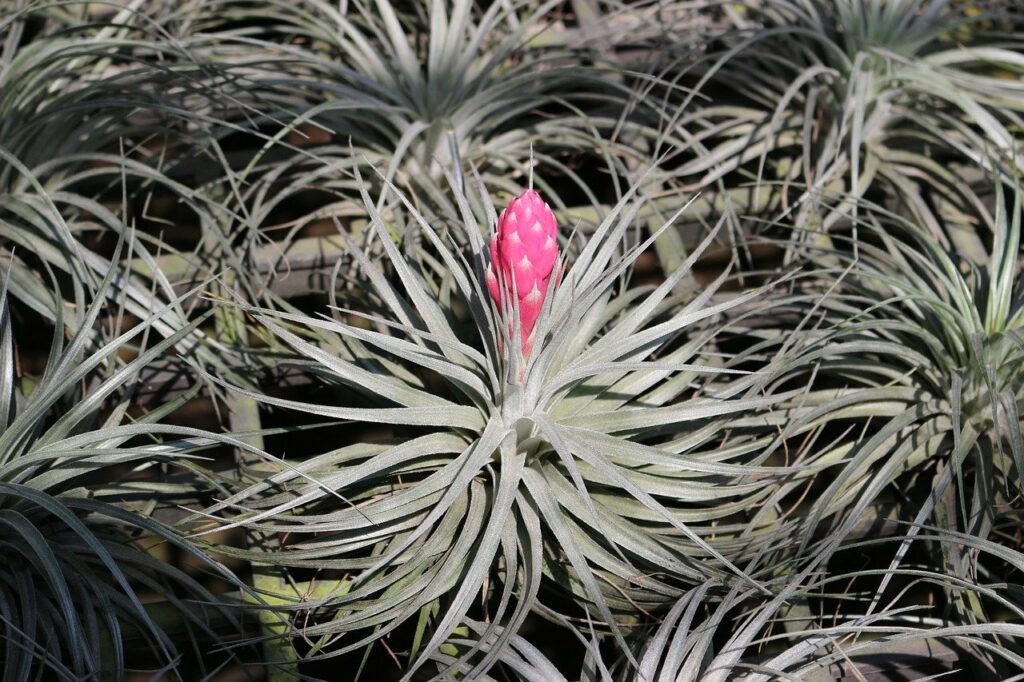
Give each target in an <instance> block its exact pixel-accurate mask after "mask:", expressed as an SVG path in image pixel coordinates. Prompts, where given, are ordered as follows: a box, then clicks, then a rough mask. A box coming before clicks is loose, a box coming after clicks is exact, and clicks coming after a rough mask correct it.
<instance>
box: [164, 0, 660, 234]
mask: <svg viewBox="0 0 1024 682" xmlns="http://www.w3.org/2000/svg"><path fill="white" fill-rule="evenodd" d="M558 4H559V3H558V2H557V1H556V0H548V2H544V3H528V2H523V1H521V0H515V1H514V2H508V3H505V2H501V3H491V4H489V5H487V6H482V5H480V4H479V3H474V2H472V1H471V0H430V1H429V2H420V3H412V4H411V5H407V6H400V5H395V4H393V3H391V2H388V1H386V0H356V1H354V2H351V3H346V4H344V5H342V6H338V5H337V3H333V4H332V3H328V2H323V1H322V0H300V1H298V2H291V1H288V2H283V1H280V0H273V1H271V2H264V3H261V4H260V5H258V6H255V5H252V3H248V2H240V1H239V0H216V1H215V2H208V3H202V4H201V5H200V6H198V7H197V6H194V5H190V6H189V7H187V8H183V9H182V10H180V11H178V12H171V13H169V15H168V16H167V17H166V20H167V21H168V22H169V23H170V24H171V25H175V26H178V25H180V27H181V29H180V30H181V31H182V32H183V33H185V34H193V33H194V34H195V35H196V36H197V41H198V40H199V36H201V37H202V41H203V44H202V45H198V46H197V47H196V51H197V53H198V54H201V55H203V56H204V59H208V60H209V61H211V62H213V63H223V62H225V61H230V60H232V59H233V58H234V55H236V54H239V53H241V54H246V55H250V58H249V59H247V60H244V61H242V62H241V63H239V64H237V71H235V72H234V73H236V74H237V77H239V78H244V79H245V82H246V83H247V84H248V86H249V87H248V90H249V92H250V97H249V101H252V102H253V105H254V107H256V108H258V109H259V110H260V111H261V112H263V114H262V115H253V116H251V117H247V119H246V120H244V121H239V124H240V125H241V124H243V123H249V124H251V125H253V126H254V127H256V126H258V127H259V129H261V130H269V131H270V134H272V135H273V136H274V137H275V139H276V140H289V141H293V142H295V144H300V145H302V146H303V148H304V149H306V150H307V151H308V152H309V153H310V154H313V155H315V156H316V157H317V160H318V161H317V162H314V163H313V165H314V166H315V167H316V168H319V169H323V168H326V167H328V165H329V164H333V165H335V166H337V167H343V168H347V167H350V166H351V165H353V164H360V165H361V166H362V168H363V171H364V173H366V171H367V170H368V169H369V168H371V167H379V168H382V169H386V170H385V173H384V175H385V177H386V178H388V179H390V180H393V181H394V182H395V184H397V185H399V186H400V187H402V188H403V189H405V191H406V192H407V194H409V195H410V196H411V197H416V200H417V201H418V202H420V203H419V205H420V208H421V211H423V212H424V213H425V214H428V213H429V211H433V210H435V208H436V209H438V215H445V214H446V211H445V210H441V207H443V208H444V209H448V211H447V212H452V213H457V208H456V207H455V205H454V203H453V199H452V197H451V196H450V194H449V193H448V192H447V186H446V184H445V180H444V172H445V171H448V172H455V171H456V170H459V171H461V170H462V169H464V168H467V167H469V166H470V165H471V166H473V167H475V168H477V169H478V171H479V172H480V174H481V176H482V177H483V179H484V181H485V182H486V183H487V185H488V187H489V188H490V189H491V191H492V193H497V192H508V193H509V194H514V193H515V191H516V187H517V186H516V183H517V182H518V178H522V177H524V176H525V175H526V173H527V172H528V164H529V162H530V161H531V160H535V161H536V166H537V171H538V172H537V176H536V183H537V186H538V188H539V189H541V190H542V191H544V192H545V195H546V196H547V197H548V200H549V201H550V202H551V204H552V205H553V206H557V207H559V208H563V207H564V206H565V202H564V201H563V199H562V196H560V194H565V195H570V196H571V195H579V196H582V197H583V198H584V201H585V203H584V208H590V209H591V212H593V209H592V207H593V206H596V205H602V204H603V203H604V202H605V201H607V200H606V199H604V198H600V199H599V198H598V197H596V196H595V195H594V193H593V191H592V189H591V179H590V177H589V176H590V175H592V174H597V175H600V174H604V173H606V174H608V175H609V176H612V177H618V176H624V175H625V164H626V161H627V160H630V161H636V162H639V163H641V165H646V156H645V155H643V154H642V153H641V152H639V151H638V149H637V148H635V147H634V146H633V145H632V144H631V143H628V142H627V139H628V138H630V137H633V136H635V134H636V133H637V131H636V130H634V129H635V128H643V125H642V124H640V123H638V122H637V121H634V120H632V119H630V120H626V118H627V117H626V110H627V108H628V106H629V105H630V100H631V92H630V90H629V89H628V88H626V87H624V86H623V85H622V83H620V82H618V80H617V78H616V77H615V76H616V74H614V72H613V70H612V69H608V68H603V67H601V66H596V65H592V64H591V62H592V61H593V60H594V59H596V55H594V54H593V53H591V52H590V51H588V50H584V49H582V48H579V47H576V46H572V45H568V44H566V43H565V41H559V40H558V39H554V40H548V41H544V42H545V43H546V44H545V45H544V46H543V47H542V46H539V45H534V42H536V41H535V39H537V38H538V36H541V37H544V38H551V37H552V30H551V26H550V24H551V23H552V20H551V19H550V14H551V11H552V10H553V9H554V8H555V7H556V6H557V5H558ZM238 26H243V27H244V28H242V29H239V28H237V27H238ZM281 35H288V36H291V37H292V38H293V39H291V40H289V41H288V42H286V43H283V44H282V42H281V40H280V36H281ZM410 35H411V36H414V39H412V40H410V38H409V36H410ZM634 106H635V105H634ZM282 120H283V121H285V122H286V123H287V125H285V126H283V127H282V126H281V125H280V124H279V122H280V121H282ZM652 134H653V133H652ZM350 145H351V146H352V147H354V148H355V152H356V153H350ZM271 148H273V152H271V151H270V150H271ZM265 151H267V153H270V154H271V155H273V154H277V153H279V152H280V145H278V144H275V143H268V144H267V146H266V149H265ZM264 159H265V155H264V154H259V155H257V157H256V158H255V159H254V161H253V164H252V168H251V169H247V171H246V173H245V174H247V173H248V172H251V171H252V170H254V169H257V168H258V164H259V162H261V161H263V160H264ZM321 162H326V163H321ZM366 175H367V179H368V181H371V182H376V179H375V177H372V176H369V173H366ZM517 176H518V177H517ZM350 196H358V191H353V192H352V193H351V195H350ZM428 209H429V211H428Z"/></svg>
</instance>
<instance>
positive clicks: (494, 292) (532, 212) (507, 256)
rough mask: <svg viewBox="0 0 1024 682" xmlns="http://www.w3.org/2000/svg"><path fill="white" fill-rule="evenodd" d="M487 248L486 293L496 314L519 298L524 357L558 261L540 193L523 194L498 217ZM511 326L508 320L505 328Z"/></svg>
mask: <svg viewBox="0 0 1024 682" xmlns="http://www.w3.org/2000/svg"><path fill="white" fill-rule="evenodd" d="M490 247H491V262H490V264H489V265H488V266H487V289H488V291H490V292H491V298H493V299H494V301H495V303H497V304H498V309H499V310H501V311H504V309H505V308H506V307H507V308H508V309H509V310H510V311H511V310H513V309H514V305H513V298H512V297H513V296H515V297H516V299H518V304H519V326H520V332H521V335H522V348H523V357H529V355H530V351H531V350H532V348H533V328H534V325H536V323H537V318H538V317H539V316H540V311H541V308H543V307H544V297H545V296H546V295H547V293H548V285H549V283H550V282H551V277H552V273H553V272H554V269H555V262H556V261H557V260H558V223H557V222H556V221H555V214H554V213H552V212H551V208H550V207H549V206H548V205H547V204H546V203H545V202H544V200H543V199H541V198H540V194H538V193H537V192H535V191H534V190H532V189H528V190H526V191H525V192H523V193H522V194H520V195H519V196H517V197H516V198H515V199H513V200H512V203H510V204H509V205H508V208H506V209H505V210H504V211H502V212H501V216H500V217H499V218H498V232H497V234H495V235H494V237H492V238H491V244H490ZM509 314H514V313H511V312H510V313H509ZM512 324H513V322H512V321H509V325H510V326H512Z"/></svg>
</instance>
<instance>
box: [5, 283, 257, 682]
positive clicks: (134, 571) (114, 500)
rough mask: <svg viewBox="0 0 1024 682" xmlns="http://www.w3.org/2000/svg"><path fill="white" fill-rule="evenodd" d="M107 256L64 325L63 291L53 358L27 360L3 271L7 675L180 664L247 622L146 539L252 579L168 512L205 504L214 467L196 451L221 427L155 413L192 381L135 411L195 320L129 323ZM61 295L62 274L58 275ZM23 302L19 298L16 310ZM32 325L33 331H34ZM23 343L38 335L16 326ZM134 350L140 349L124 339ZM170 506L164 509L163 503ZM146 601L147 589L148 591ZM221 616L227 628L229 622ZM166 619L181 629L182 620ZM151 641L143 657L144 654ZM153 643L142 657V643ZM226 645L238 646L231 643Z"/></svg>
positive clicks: (227, 580) (113, 674) (225, 574)
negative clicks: (196, 425) (106, 267)
mask: <svg viewBox="0 0 1024 682" xmlns="http://www.w3.org/2000/svg"><path fill="white" fill-rule="evenodd" d="M123 273H124V271H123V269H122V268H112V269H111V270H110V271H109V272H108V273H107V274H106V276H105V277H104V279H103V280H102V281H101V282H99V289H100V290H101V291H104V292H109V293H110V298H107V297H104V298H97V299H96V300H95V301H93V302H92V303H91V304H90V305H89V306H88V307H87V308H86V309H85V316H84V318H83V320H82V321H81V324H79V325H78V326H77V331H76V332H75V333H74V334H73V335H72V336H71V338H70V339H69V340H67V341H65V330H66V325H65V324H64V323H63V320H62V319H61V317H60V315H61V310H62V308H63V306H61V305H59V304H58V305H54V306H53V308H52V309H53V310H55V311H56V314H57V318H56V319H55V320H54V322H53V336H52V339H51V342H50V346H49V353H48V357H47V360H46V366H45V370H44V371H43V373H42V375H41V376H31V375H29V374H28V373H25V372H22V371H19V369H18V365H19V362H18V346H19V336H22V334H23V332H21V331H20V330H19V327H18V325H17V322H16V320H15V317H16V315H15V310H14V309H13V308H12V306H11V301H10V298H9V296H8V293H9V290H8V285H9V284H10V282H11V280H10V278H9V276H8V274H9V270H8V272H7V273H4V279H3V282H2V287H0V546H2V547H3V548H4V553H5V558H4V561H3V562H0V669H2V671H3V678H4V679H10V680H21V679H33V678H45V679H60V680H81V679H87V678H96V677H100V676H102V677H103V678H105V679H118V680H119V679H123V677H124V675H125V669H126V668H125V666H126V664H127V663H128V662H130V661H134V662H135V665H139V664H140V663H141V664H143V665H145V664H147V663H150V664H152V665H154V668H155V669H156V670H159V671H161V673H166V674H169V675H172V676H175V677H176V678H177V679H181V674H180V671H178V666H179V665H180V664H181V663H182V652H183V650H186V649H187V647H188V646H189V643H190V641H191V643H197V642H204V643H205V644H203V645H201V646H202V647H203V650H204V655H210V656H211V657H210V658H209V659H206V660H205V661H204V660H200V661H198V666H199V668H198V669H200V670H203V669H206V670H208V669H209V668H207V665H208V664H212V663H213V660H214V657H213V656H212V654H209V652H208V651H207V650H206V646H207V645H209V646H210V647H211V648H212V646H213V643H216V642H218V641H220V639H221V637H223V636H225V635H229V636H230V635H232V634H233V636H235V637H238V636H240V635H241V634H242V633H243V632H244V630H243V628H242V626H241V623H240V620H239V619H238V618H237V614H236V613H235V612H234V611H232V610H230V609H229V608H228V604H227V602H226V601H225V600H224V599H222V598H221V597H218V596H216V595H214V594H212V593H211V591H210V582H209V581H204V582H205V584H204V582H201V581H200V580H199V579H197V578H196V577H195V576H193V575H191V574H190V573H188V572H186V570H184V569H183V568H181V567H177V566H174V565H171V564H169V563H165V562H164V561H161V560H160V558H158V556H157V555H154V553H152V548H153V547H157V546H160V545H164V546H166V547H170V548H174V550H175V551H179V552H181V553H182V555H185V556H189V557H190V559H191V560H192V561H195V562H196V563H197V565H199V566H202V567H203V568H204V569H205V570H208V571H209V572H210V575H211V576H215V577H216V579H215V582H220V584H221V586H222V587H235V588H239V589H243V590H244V589H245V588H244V586H243V584H242V583H241V582H240V581H238V580H237V579H236V578H235V577H234V575H233V574H232V573H231V572H230V571H229V570H227V569H226V568H225V567H224V566H223V565H221V564H219V563H218V562H217V561H215V560H214V559H212V558H211V557H210V556H209V555H208V554H206V553H205V551H203V550H202V549H201V548H200V547H199V546H198V545H196V544H195V543H192V542H189V541H187V540H186V539H185V538H184V537H183V535H182V534H181V533H180V532H179V531H177V530H175V528H174V525H173V523H172V522H171V521H172V519H173V516H174V512H175V511H176V505H177V504H193V505H194V504H196V503H197V501H198V500H200V499H202V496H203V493H204V491H205V490H206V489H207V483H206V482H205V481H204V479H205V478H207V477H206V476H205V474H204V473H203V469H202V467H201V466H199V464H198V462H197V457H198V455H197V451H198V450H199V449H200V448H202V447H203V446H205V445H209V444H210V443H211V442H214V441H215V440H216V438H217V437H216V436H214V435H212V434H210V436H211V438H209V439H208V438H206V435H207V434H204V433H202V432H199V431H197V430H195V429H190V428H186V427H175V426H170V425H166V424H162V423H161V420H162V419H164V418H165V417H166V416H167V415H169V414H171V413H172V412H173V411H174V410H176V409H177V408H178V407H180V406H181V405H182V404H184V402H185V401H187V400H188V399H189V398H190V397H191V395H193V394H194V391H193V392H191V393H187V394H184V395H182V396H179V398H178V399H176V400H169V401H167V402H165V403H164V404H162V405H160V406H159V407H157V408H156V409H154V410H152V411H151V412H149V413H148V414H143V415H139V416H138V417H135V418H134V419H133V418H131V416H130V410H131V406H132V400H133V396H134V395H135V394H136V393H137V391H138V389H139V385H140V379H139V375H140V372H141V371H142V370H143V369H144V368H145V367H147V366H148V365H149V364H150V363H152V362H153V360H154V358H158V357H160V355H161V354H163V353H165V352H166V351H167V349H168V348H171V347H173V346H174V345H175V344H176V343H178V342H180V340H181V339H182V338H184V337H186V336H188V335H189V334H191V333H192V332H193V331H194V329H195V327H196V326H197V325H198V324H199V323H200V322H201V320H196V321H195V322H193V323H192V324H189V325H186V326H183V327H181V328H180V329H177V330H176V331H174V332H173V333H171V334H169V335H167V336H164V337H161V336H160V335H159V334H158V333H157V332H155V330H154V320H156V319H159V318H160V316H161V315H162V314H163V313H165V312H166V310H167V308H164V309H156V310H154V311H153V313H152V315H151V316H149V317H147V318H143V319H141V320H140V321H139V322H138V323H137V324H136V325H135V326H134V327H132V328H127V329H125V328H124V327H123V326H122V325H123V323H124V320H125V317H126V316H125V295H124V293H121V294H120V295H118V294H117V293H116V292H117V286H116V284H115V282H116V281H117V279H118V278H120V277H123ZM53 291H54V292H55V293H54V294H53V295H54V297H55V298H56V296H57V294H56V292H57V291H58V288H57V286H56V283H54V284H53ZM22 312H24V311H22ZM25 333H27V332H25ZM20 340H21V341H23V342H25V343H26V345H29V344H31V343H32V342H33V340H32V339H31V338H30V337H29V338H22V339H20ZM129 351H131V352H132V354H133V356H134V357H133V359H131V360H127V361H125V360H121V359H120V357H119V355H120V354H124V353H126V352H129ZM168 512H170V515H168ZM144 601H145V603H144ZM225 628H226V630H225ZM171 633H174V634H173V636H172V634H171ZM140 654H141V655H143V658H142V659H140V658H139V656H140ZM146 656H148V657H149V658H148V660H147V658H146ZM221 657H222V658H224V659H227V660H229V659H230V658H232V657H233V653H232V652H228V653H227V654H222V655H221Z"/></svg>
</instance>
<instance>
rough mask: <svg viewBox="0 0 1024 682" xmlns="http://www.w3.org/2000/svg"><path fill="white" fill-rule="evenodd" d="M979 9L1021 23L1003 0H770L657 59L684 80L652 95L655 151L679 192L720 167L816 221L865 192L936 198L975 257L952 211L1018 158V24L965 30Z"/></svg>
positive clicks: (827, 221) (976, 241)
mask: <svg viewBox="0 0 1024 682" xmlns="http://www.w3.org/2000/svg"><path fill="white" fill-rule="evenodd" d="M993 18H995V19H1000V20H1006V21H1008V22H1010V23H1011V24H1014V25H1016V22H1019V21H1020V15H1019V14H1017V13H1014V12H1013V11H1012V10H1010V9H992V10H991V11H986V12H981V13H980V14H978V15H977V16H973V17H972V16H968V15H965V14H963V13H961V12H957V11H956V10H955V9H954V8H953V7H951V6H950V5H949V3H947V2H945V0H895V1H891V2H889V1H886V0H837V1H836V2H832V1H827V2H826V1H822V2H819V1H817V0H769V1H768V2H765V3H763V7H760V8H754V7H752V8H750V9H749V11H748V12H746V13H745V14H744V15H743V18H742V20H741V21H738V22H737V23H738V26H737V27H736V28H735V30H733V31H728V32H721V33H718V34H715V35H713V36H710V37H709V45H713V46H717V47H716V49H714V50H712V49H711V48H710V47H709V52H708V54H706V55H698V56H696V57H695V56H693V55H692V54H688V55H686V57H685V58H684V60H683V61H682V63H681V66H680V68H679V69H678V70H677V71H673V70H672V69H666V70H665V74H666V76H669V77H671V78H673V79H677V80H679V81H681V82H683V83H687V84H694V85H693V89H692V90H683V91H682V94H681V95H679V96H675V97H672V99H671V101H672V105H671V106H668V107H666V112H667V115H668V116H669V118H668V119H667V121H666V123H665V124H664V134H663V136H662V138H661V140H660V141H659V144H658V145H657V146H656V148H655V151H656V152H658V151H660V152H663V153H665V154H666V155H667V160H668V161H669V162H670V163H671V165H672V166H673V167H674V170H673V172H674V174H675V175H676V176H677V178H678V180H679V181H680V182H681V183H682V184H683V185H684V186H687V187H689V188H691V189H695V188H714V187H715V186H716V184H717V183H718V182H719V181H721V180H725V179H727V178H729V179H728V180H727V181H726V184H727V185H728V186H730V187H734V186H735V185H736V183H737V182H744V181H754V182H756V183H757V184H758V188H759V190H764V191H767V190H768V189H769V187H770V188H772V189H773V191H782V192H784V193H786V197H785V198H784V199H783V201H784V202H789V205H790V206H795V208H793V209H792V210H795V211H798V215H797V217H796V218H795V219H794V220H793V222H795V223H796V224H799V225H809V224H810V223H811V222H812V221H814V222H818V223H820V224H821V225H822V226H823V228H824V229H828V228H830V227H831V226H832V225H834V224H837V223H841V222H842V221H843V220H844V216H847V215H849V214H851V213H853V214H855V213H856V210H857V205H858V199H860V198H865V197H866V198H869V199H871V200H876V201H877V200H878V199H879V197H880V196H881V195H880V194H879V190H881V191H884V192H886V193H888V195H889V197H891V199H892V201H893V202H894V203H893V204H892V205H891V207H893V208H895V207H896V206H897V205H898V204H901V205H902V206H903V207H904V208H906V209H908V210H911V211H915V212H920V211H922V210H926V209H927V208H928V207H929V205H937V206H938V208H939V210H940V211H941V213H942V214H943V215H944V216H948V217H949V218H950V219H949V220H947V221H942V222H941V223H935V226H936V227H937V225H938V224H947V225H949V226H950V229H947V230H945V231H942V232H938V231H936V233H935V235H934V236H935V238H936V239H940V240H942V242H943V243H944V244H946V245H947V246H948V245H949V244H950V240H954V243H955V245H956V248H958V249H959V250H960V251H961V252H963V253H965V254H967V255H969V256H970V257H972V258H974V259H975V260H976V262H978V263H980V262H982V261H983V260H984V258H985V254H984V246H983V241H984V239H983V238H979V237H978V236H977V235H975V234H974V232H973V230H972V229H971V226H970V224H969V223H964V222H963V221H961V220H957V218H959V216H961V215H962V214H964V213H971V212H973V211H974V210H975V209H976V207H977V205H978V204H979V199H978V196H977V195H984V194H985V193H987V192H988V191H989V188H990V187H991V184H990V182H989V179H990V178H991V177H992V176H993V175H994V176H995V177H997V178H1000V177H1001V178H1002V179H1003V180H1006V179H1008V178H1012V177H1013V176H1014V175H1015V174H1019V173H1020V172H1021V171H1022V169H1024V166H1022V165H1021V164H1022V162H1021V159H1022V158H1024V155H1022V150H1021V147H1020V145H1019V135H1016V134H1015V131H1019V130H1020V128H1021V125H1022V122H1024V119H1022V113H1024V89H1022V88H1021V85H1020V79H1019V78H1016V77H1014V76H1013V74H1016V73H1019V72H1020V70H1021V69H1022V68H1024V59H1022V57H1021V53H1020V41H1019V33H1018V35H1014V34H1013V33H1012V32H1004V33H994V32H986V31H983V30H980V29H979V28H978V25H979V24H980V23H981V22H983V21H984V20H986V19H993ZM954 36H957V37H958V38H959V39H962V40H963V41H965V42H960V40H958V41H957V42H954V40H953V37H954ZM1004 74H1005V77H1004ZM652 87H657V83H656V84H655V86H652ZM719 91H723V92H725V93H727V94H726V95H725V96H714V101H713V103H712V104H710V105H708V106H695V105H696V104H697V103H698V102H699V101H700V97H701V96H702V94H703V93H705V92H708V93H717V92H719ZM669 92H672V91H669ZM951 165H955V169H952V168H951ZM979 169H982V170H983V172H978V171H979ZM984 169H989V171H991V172H988V171H984ZM964 178H966V179H967V180H968V182H963V181H962V180H963V179H964ZM762 180H764V181H768V182H769V183H773V184H771V185H768V186H766V187H762V186H761V181H762ZM972 185H977V186H975V187H972ZM929 227H931V225H930V226H929Z"/></svg>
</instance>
